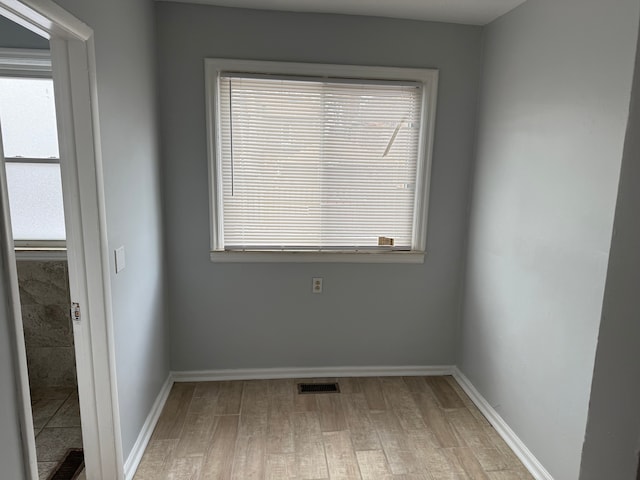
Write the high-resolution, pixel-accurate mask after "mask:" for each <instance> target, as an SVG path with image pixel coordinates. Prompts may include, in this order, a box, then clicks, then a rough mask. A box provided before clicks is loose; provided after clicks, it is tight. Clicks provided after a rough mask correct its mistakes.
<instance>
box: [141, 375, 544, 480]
mask: <svg viewBox="0 0 640 480" xmlns="http://www.w3.org/2000/svg"><path fill="white" fill-rule="evenodd" d="M303 381H304V382H305V383H317V382H326V381H335V379H311V380H309V379H305V380H303ZM338 382H339V383H340V384H341V387H342V389H341V393H339V394H311V395H299V394H298V393H297V389H296V383H297V381H296V380H294V379H285V380H255V381H254V380H252V381H227V382H203V383H179V384H176V385H174V387H173V388H172V390H171V392H170V394H169V398H168V399H167V402H166V404H165V407H164V409H163V411H162V413H161V415H160V419H159V421H158V425H157V427H156V429H155V431H154V434H153V435H152V438H151V440H150V442H149V445H148V446H147V449H146V451H145V454H144V455H143V458H142V461H141V462H140V466H139V468H138V471H137V473H136V476H135V477H134V478H135V480H167V479H174V480H186V479H198V480H213V479H219V480H229V479H234V480H240V479H242V480H252V479H278V480H293V479H296V480H311V479H313V480H328V479H329V477H331V479H332V480H335V479H349V480H351V479H353V480H361V479H364V480H367V479H376V480H400V479H403V480H533V477H532V476H531V475H530V474H529V472H527V471H526V469H525V467H524V466H523V465H522V463H521V462H520V461H519V460H518V458H517V457H516V455H515V454H514V453H513V451H511V449H510V448H509V447H508V445H507V444H506V443H505V442H504V440H503V439H502V438H501V437H500V436H499V435H498V434H497V432H496V431H495V429H493V427H491V425H489V423H488V422H487V421H486V419H484V417H483V416H482V415H481V414H480V412H479V411H478V409H477V408H476V407H475V405H473V404H472V403H471V402H470V400H469V398H468V397H467V396H466V394H464V392H462V390H461V389H460V388H459V386H457V384H456V383H452V382H454V381H453V379H451V378H449V377H442V378H440V379H434V378H431V377H429V378H426V377H405V378H388V377H383V378H377V377H369V378H346V379H339V380H338Z"/></svg>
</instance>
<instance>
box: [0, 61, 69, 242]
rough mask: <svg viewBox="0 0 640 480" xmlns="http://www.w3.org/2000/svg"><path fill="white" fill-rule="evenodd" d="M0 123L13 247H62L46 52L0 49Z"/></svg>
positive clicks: (57, 163)
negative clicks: (14, 245)
mask: <svg viewBox="0 0 640 480" xmlns="http://www.w3.org/2000/svg"><path fill="white" fill-rule="evenodd" d="M47 65H48V67H47ZM0 126H1V127H2V143H3V151H4V155H5V161H6V172H7V184H8V189H9V205H10V209H11V221H12V229H13V237H14V240H15V242H16V245H17V246H19V247H63V246H64V243H65V224H64V210H63V206H62V182H61V178H60V158H59V151H58V135H57V128H56V116H55V104H54V97H53V81H52V80H51V67H50V60H49V58H48V52H46V53H45V52H39V51H37V52H32V51H23V50H0Z"/></svg>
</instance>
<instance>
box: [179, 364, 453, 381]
mask: <svg viewBox="0 0 640 480" xmlns="http://www.w3.org/2000/svg"><path fill="white" fill-rule="evenodd" d="M453 370H454V367H453V365H436V366H414V365H412V366H400V367H313V368H304V367H301V368H298V367H294V368H247V369H231V370H194V371H186V372H171V375H172V378H173V380H174V381H175V382H214V381H219V380H263V379H274V378H314V377H316V378H324V377H398V376H405V377H410V376H422V375H424V376H429V375H452V374H453Z"/></svg>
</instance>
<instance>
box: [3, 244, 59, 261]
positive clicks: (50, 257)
mask: <svg viewBox="0 0 640 480" xmlns="http://www.w3.org/2000/svg"><path fill="white" fill-rule="evenodd" d="M15 253H16V260H29V261H32V262H47V261H60V260H66V259H67V249H66V248H63V247H62V248H57V247H55V248H35V247H16V248H15Z"/></svg>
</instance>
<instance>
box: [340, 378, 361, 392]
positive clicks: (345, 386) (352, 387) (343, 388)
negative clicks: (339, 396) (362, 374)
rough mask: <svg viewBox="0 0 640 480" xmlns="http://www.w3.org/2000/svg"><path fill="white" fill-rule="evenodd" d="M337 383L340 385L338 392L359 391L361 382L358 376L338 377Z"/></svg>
mask: <svg viewBox="0 0 640 480" xmlns="http://www.w3.org/2000/svg"><path fill="white" fill-rule="evenodd" d="M338 384H339V385H340V393H361V392H362V384H361V383H360V379H359V378H353V377H343V378H338Z"/></svg>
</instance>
